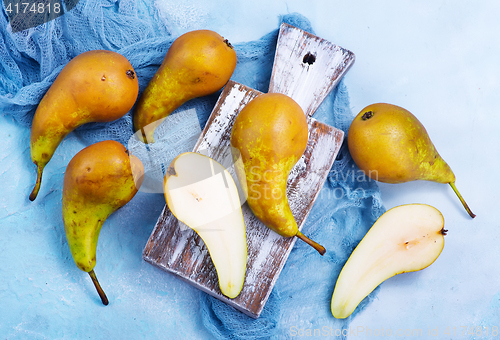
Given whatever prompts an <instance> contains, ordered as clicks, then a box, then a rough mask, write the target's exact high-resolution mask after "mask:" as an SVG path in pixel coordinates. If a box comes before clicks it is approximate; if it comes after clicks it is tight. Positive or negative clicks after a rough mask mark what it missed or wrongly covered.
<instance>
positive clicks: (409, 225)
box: [331, 204, 447, 319]
mask: <svg viewBox="0 0 500 340" xmlns="http://www.w3.org/2000/svg"><path fill="white" fill-rule="evenodd" d="M446 232H447V231H446V230H445V229H444V218H443V215H442V214H441V212H439V210H437V209H436V208H434V207H432V206H430V205H426V204H407V205H400V206H397V207H394V208H392V209H390V210H388V211H386V212H385V213H384V214H383V215H382V216H380V217H379V219H377V221H376V222H375V223H374V224H373V226H372V227H371V228H370V230H369V231H368V232H367V233H366V235H365V237H363V239H362V240H361V242H360V243H359V244H358V245H357V246H356V248H355V249H354V251H353V252H352V253H351V255H350V256H349V259H348V260H347V262H346V264H345V265H344V267H343V268H342V270H341V272H340V275H339V277H338V279H337V283H336V284H335V289H334V291H333V296H332V301H331V309H332V314H333V316H334V317H335V318H338V319H344V318H347V317H348V316H349V315H351V314H352V312H354V310H355V309H356V307H357V306H358V305H359V303H360V302H361V301H362V300H363V299H364V298H365V297H366V296H368V294H370V293H371V292H372V291H373V290H374V289H375V288H377V286H379V285H380V284H381V283H382V282H383V281H385V280H387V279H389V278H391V277H393V276H395V275H398V274H402V273H407V272H413V271H418V270H421V269H424V268H426V267H428V266H430V265H431V264H432V263H433V262H434V261H435V260H436V259H437V258H438V257H439V255H440V254H441V251H442V250H443V247H444V235H446Z"/></svg>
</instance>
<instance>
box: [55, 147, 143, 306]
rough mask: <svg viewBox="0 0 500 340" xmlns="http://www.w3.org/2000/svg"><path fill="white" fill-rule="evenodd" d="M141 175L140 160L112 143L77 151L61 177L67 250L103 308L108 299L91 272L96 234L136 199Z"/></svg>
mask: <svg viewBox="0 0 500 340" xmlns="http://www.w3.org/2000/svg"><path fill="white" fill-rule="evenodd" d="M143 174H144V167H143V165H142V163H141V161H140V160H139V159H138V158H137V157H135V156H134V155H129V154H128V151H127V150H126V149H125V147H124V146H123V145H122V144H120V143H118V142H115V141H111V140H107V141H102V142H98V143H95V144H92V145H90V146H88V147H86V148H84V149H83V150H81V151H80V152H78V153H77V154H76V155H75V156H74V157H73V158H72V159H71V161H70V162H69V164H68V167H67V169H66V173H65V174H64V183H63V198H62V215H63V221H64V230H65V232H66V238H67V240H68V245H69V249H70V251H71V255H72V256H73V260H74V261H75V264H76V266H77V267H78V268H80V269H81V270H83V271H84V272H88V273H89V275H90V277H91V278H92V281H93V283H94V285H95V287H96V289H97V291H98V293H99V296H100V297H101V300H102V302H103V304H105V305H107V304H108V299H107V297H106V295H105V294H104V291H103V290H102V288H101V286H100V285H99V282H98V281H97V278H96V275H95V273H94V267H95V265H96V249H97V240H98V238H99V233H100V231H101V227H102V225H103V224H104V222H105V221H106V219H107V218H108V217H109V216H110V215H111V214H112V213H113V212H115V211H116V210H118V209H119V208H121V207H123V206H124V205H125V204H127V203H128V202H129V201H130V200H131V199H132V198H133V197H134V196H135V194H136V193H137V191H138V188H139V187H140V185H141V183H142V178H143Z"/></svg>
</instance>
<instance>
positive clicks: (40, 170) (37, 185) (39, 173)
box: [30, 165, 43, 202]
mask: <svg viewBox="0 0 500 340" xmlns="http://www.w3.org/2000/svg"><path fill="white" fill-rule="evenodd" d="M42 173H43V166H40V165H37V173H36V183H35V187H34V188H33V191H32V192H31V194H30V201H32V202H33V201H34V200H35V198H36V196H38V191H40V185H41V184H42Z"/></svg>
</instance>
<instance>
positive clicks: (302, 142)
mask: <svg viewBox="0 0 500 340" xmlns="http://www.w3.org/2000/svg"><path fill="white" fill-rule="evenodd" d="M230 141H231V148H232V153H233V158H235V159H239V158H240V157H241V161H242V163H243V166H242V167H237V175H238V178H239V180H240V182H241V183H242V187H243V188H246V193H245V194H246V196H247V203H248V206H249V207H250V209H251V210H252V212H253V213H254V215H255V216H256V217H257V218H258V219H259V220H260V221H261V222H262V223H263V224H264V225H266V226H267V227H269V228H270V229H271V230H273V231H274V232H276V233H278V234H280V235H281V236H284V237H293V236H297V237H299V238H300V239H302V240H303V241H305V242H307V243H308V244H309V245H311V246H312V247H314V248H315V249H316V250H317V251H318V252H319V253H320V254H322V255H323V254H324V253H325V248H323V246H321V245H319V244H318V243H316V242H314V241H312V240H310V239H309V238H307V237H306V236H305V235H304V234H302V232H300V231H299V229H298V226H297V222H296V221H295V218H294V216H293V213H292V210H291V209H290V205H289V202H288V197H287V194H286V190H287V181H288V176H289V174H290V171H291V170H292V168H293V167H294V166H295V164H296V163H297V161H298V160H299V159H300V158H301V157H302V154H303V153H304V151H305V149H306V146H307V141H308V124H307V119H306V116H305V114H304V111H303V110H302V108H301V107H300V106H299V104H297V103H296V102H295V101H294V100H293V99H292V98H290V97H289V96H287V95H284V94H280V93H265V94H261V95H259V96H257V97H256V98H254V99H252V100H251V101H250V102H249V103H248V104H247V105H245V107H244V108H243V109H242V110H241V111H240V112H239V113H238V116H237V117H236V119H235V122H234V125H233V128H232V131H231V140H230Z"/></svg>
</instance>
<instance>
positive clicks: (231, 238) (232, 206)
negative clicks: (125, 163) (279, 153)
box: [164, 152, 247, 299]
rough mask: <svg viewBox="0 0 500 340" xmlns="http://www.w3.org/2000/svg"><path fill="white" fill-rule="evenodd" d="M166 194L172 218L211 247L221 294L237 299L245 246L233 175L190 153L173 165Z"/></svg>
mask: <svg viewBox="0 0 500 340" xmlns="http://www.w3.org/2000/svg"><path fill="white" fill-rule="evenodd" d="M164 192H165V198H166V201H167V205H168V207H169V209H170V211H171V212H172V214H174V216H175V217H176V218H177V219H178V220H180V221H181V222H183V223H184V224H186V225H187V226H188V227H190V228H191V229H193V230H194V231H196V233H197V234H198V235H199V236H200V237H201V238H202V240H203V242H204V243H205V245H206V246H207V248H208V252H209V254H210V258H211V259H212V262H213V264H214V266H215V269H216V270H217V276H218V279H219V287H220V290H221V292H222V294H224V295H225V296H227V297H229V298H231V299H232V298H235V297H236V296H238V295H239V293H240V292H241V290H242V288H243V283H244V280H245V272H246V264H247V240H246V228H245V222H244V219H243V213H242V211H241V205H240V198H239V195H238V188H237V187H236V184H235V182H234V180H233V178H232V177H231V175H230V174H229V172H228V171H227V170H226V169H225V168H224V167H223V166H222V165H221V164H220V163H218V162H216V161H215V160H213V159H212V158H210V157H207V156H204V155H202V154H199V153H194V152H186V153H183V154H180V155H179V156H177V157H176V158H175V159H174V160H173V161H172V163H171V164H170V166H169V168H168V170H167V173H166V175H165V179H164Z"/></svg>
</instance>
